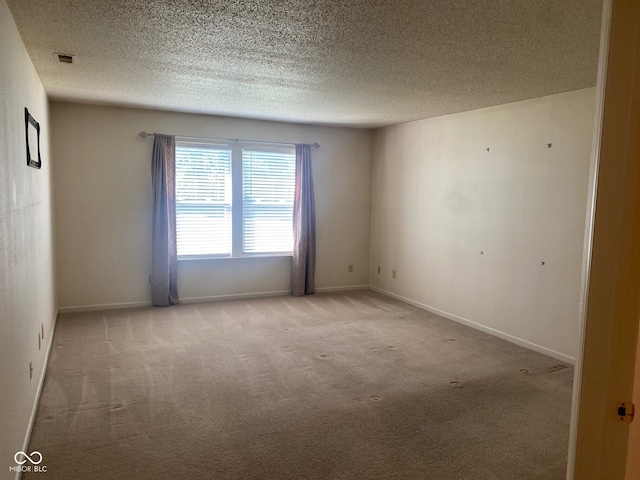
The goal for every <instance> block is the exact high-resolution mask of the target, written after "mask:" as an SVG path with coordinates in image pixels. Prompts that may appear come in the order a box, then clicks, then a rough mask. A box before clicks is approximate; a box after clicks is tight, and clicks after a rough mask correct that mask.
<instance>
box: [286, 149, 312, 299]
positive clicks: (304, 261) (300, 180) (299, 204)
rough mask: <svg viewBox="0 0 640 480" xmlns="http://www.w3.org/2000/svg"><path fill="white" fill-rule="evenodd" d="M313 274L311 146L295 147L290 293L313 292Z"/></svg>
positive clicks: (303, 293)
mask: <svg viewBox="0 0 640 480" xmlns="http://www.w3.org/2000/svg"><path fill="white" fill-rule="evenodd" d="M315 272H316V207H315V201H314V198H313V175H312V173H311V146H310V145H296V191H295V199H294V203H293V271H292V273H291V293H292V294H293V295H295V296H296V297H299V296H302V295H309V294H311V293H314V292H315V290H316V288H315V281H314V277H315Z"/></svg>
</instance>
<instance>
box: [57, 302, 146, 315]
mask: <svg viewBox="0 0 640 480" xmlns="http://www.w3.org/2000/svg"><path fill="white" fill-rule="evenodd" d="M150 306H151V302H150V301H147V302H126V303H103V304H99V305H78V306H73V307H60V308H58V313H76V312H95V311H97V310H117V309H120V308H139V307H150Z"/></svg>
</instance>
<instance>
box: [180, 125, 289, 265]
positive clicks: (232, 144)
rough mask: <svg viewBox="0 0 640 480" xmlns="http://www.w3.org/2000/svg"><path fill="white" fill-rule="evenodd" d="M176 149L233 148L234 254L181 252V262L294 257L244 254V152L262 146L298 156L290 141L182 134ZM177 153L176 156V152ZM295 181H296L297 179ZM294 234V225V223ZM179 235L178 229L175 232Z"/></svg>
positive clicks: (232, 230) (232, 219)
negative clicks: (236, 139) (209, 137)
mask: <svg viewBox="0 0 640 480" xmlns="http://www.w3.org/2000/svg"><path fill="white" fill-rule="evenodd" d="M175 138H176V149H178V148H179V147H180V146H185V147H189V145H191V146H196V145H197V146H200V147H210V148H216V147H219V148H224V149H229V150H230V151H231V254H229V255H227V254H199V255H178V261H190V260H224V259H239V258H265V257H266V258H269V257H292V256H293V251H291V252H272V253H261V252H256V253H244V251H243V243H244V237H243V235H244V232H243V228H244V225H243V218H244V212H243V185H242V161H243V158H242V153H243V149H246V148H251V149H258V150H259V149H260V148H264V149H265V150H273V149H277V150H289V149H290V150H291V152H292V153H294V155H295V146H294V145H292V144H290V143H275V142H268V143H262V142H247V141H245V142H243V141H229V142H225V141H220V140H214V139H207V138H194V137H179V136H176V137H175ZM176 156H177V155H176ZM294 181H295V180H294ZM291 229H292V233H293V224H292V225H291ZM176 234H177V232H176Z"/></svg>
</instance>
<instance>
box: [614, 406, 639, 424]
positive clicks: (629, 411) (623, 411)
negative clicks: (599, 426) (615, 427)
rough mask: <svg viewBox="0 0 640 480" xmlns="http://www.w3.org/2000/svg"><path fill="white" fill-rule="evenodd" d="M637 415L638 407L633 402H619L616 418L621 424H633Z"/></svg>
mask: <svg viewBox="0 0 640 480" xmlns="http://www.w3.org/2000/svg"><path fill="white" fill-rule="evenodd" d="M635 413H636V407H635V405H634V404H633V403H632V402H618V410H617V411H616V417H617V418H618V421H619V422H624V423H631V422H633V416H634V415H635Z"/></svg>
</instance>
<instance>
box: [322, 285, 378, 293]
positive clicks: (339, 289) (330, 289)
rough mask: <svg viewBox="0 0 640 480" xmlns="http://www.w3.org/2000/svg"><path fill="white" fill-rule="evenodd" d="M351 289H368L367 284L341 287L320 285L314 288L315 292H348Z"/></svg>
mask: <svg viewBox="0 0 640 480" xmlns="http://www.w3.org/2000/svg"><path fill="white" fill-rule="evenodd" d="M352 290H369V285H345V286H343V287H320V288H316V292H317V293H324V292H350V291H352Z"/></svg>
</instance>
